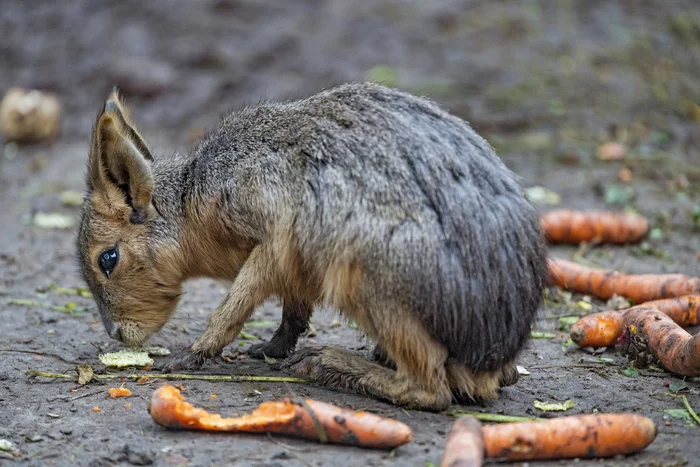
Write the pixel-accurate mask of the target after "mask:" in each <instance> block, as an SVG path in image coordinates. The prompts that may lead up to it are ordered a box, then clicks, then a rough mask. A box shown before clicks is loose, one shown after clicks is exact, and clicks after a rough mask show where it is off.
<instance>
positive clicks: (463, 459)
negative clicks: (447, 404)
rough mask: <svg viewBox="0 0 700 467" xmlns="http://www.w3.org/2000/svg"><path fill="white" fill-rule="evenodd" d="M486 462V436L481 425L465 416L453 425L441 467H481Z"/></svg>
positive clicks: (474, 419)
mask: <svg viewBox="0 0 700 467" xmlns="http://www.w3.org/2000/svg"><path fill="white" fill-rule="evenodd" d="M483 462H484V434H483V432H482V430H481V423H479V420H477V419H476V418H474V417H471V416H464V417H460V418H458V419H457V421H456V422H455V423H454V425H452V429H451V430H450V434H449V435H448V436H447V443H446V444H445V454H444V455H443V456H442V463H441V464H440V466H441V467H481V465H482V464H483Z"/></svg>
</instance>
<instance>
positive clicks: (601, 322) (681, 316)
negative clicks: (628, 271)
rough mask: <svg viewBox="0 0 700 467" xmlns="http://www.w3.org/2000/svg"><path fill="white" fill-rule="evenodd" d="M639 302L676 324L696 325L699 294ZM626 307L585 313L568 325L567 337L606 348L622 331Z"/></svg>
mask: <svg viewBox="0 0 700 467" xmlns="http://www.w3.org/2000/svg"><path fill="white" fill-rule="evenodd" d="M642 305H644V306H650V307H652V308H656V309H657V310H659V311H660V312H662V313H663V314H665V315H666V316H668V317H669V318H671V319H672V320H673V322H674V323H676V324H677V325H679V326H683V327H684V326H693V325H695V324H700V321H698V309H699V308H700V295H697V294H696V295H685V296H682V297H677V298H664V299H661V300H652V301H650V302H645V303H643V304H642ZM627 310H630V308H627V309H624V310H607V311H601V312H599V313H592V314H590V315H586V316H584V317H582V318H581V319H579V320H578V321H576V322H575V323H574V324H573V326H571V340H573V341H574V342H575V343H576V344H577V345H578V346H579V347H593V348H599V347H610V346H613V345H615V343H616V342H617V339H618V338H619V337H620V336H621V335H622V331H623V330H624V325H623V317H624V314H625V313H626V312H627Z"/></svg>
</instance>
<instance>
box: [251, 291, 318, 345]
mask: <svg viewBox="0 0 700 467" xmlns="http://www.w3.org/2000/svg"><path fill="white" fill-rule="evenodd" d="M312 312H313V307H312V306H311V305H309V304H307V303H305V302H303V301H299V300H287V299H285V300H284V305H283V306H282V322H281V323H280V326H279V328H277V331H276V332H275V335H274V336H272V339H270V342H263V343H262V344H256V345H254V346H252V347H251V348H250V349H248V355H250V356H251V357H253V358H265V357H266V356H267V357H273V358H287V357H288V356H289V354H291V353H292V352H294V348H295V347H296V345H297V341H298V340H299V336H300V335H301V334H303V333H305V332H306V331H307V329H308V328H309V319H310V318H311V313H312Z"/></svg>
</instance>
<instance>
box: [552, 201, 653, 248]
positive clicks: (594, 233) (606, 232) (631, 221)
mask: <svg viewBox="0 0 700 467" xmlns="http://www.w3.org/2000/svg"><path fill="white" fill-rule="evenodd" d="M540 224H541V225H542V229H543V230H544V233H545V235H546V236H547V239H548V240H549V241H550V242H551V243H573V244H577V243H581V242H591V241H599V242H602V243H632V242H636V241H638V240H640V239H642V238H643V237H644V236H645V235H646V233H647V230H648V229H649V222H647V220H646V218H644V216H640V215H639V214H630V213H626V212H614V211H572V210H568V209H557V210H554V211H549V212H547V213H544V214H543V215H541V216H540Z"/></svg>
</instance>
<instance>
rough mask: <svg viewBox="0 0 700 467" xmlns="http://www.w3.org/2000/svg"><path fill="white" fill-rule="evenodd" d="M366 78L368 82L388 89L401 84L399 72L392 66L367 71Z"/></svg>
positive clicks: (377, 67) (380, 66)
mask: <svg viewBox="0 0 700 467" xmlns="http://www.w3.org/2000/svg"><path fill="white" fill-rule="evenodd" d="M365 77H366V79H367V80H368V81H373V82H375V83H379V84H383V85H384V86H388V87H390V88H391V87H396V85H397V84H398V83H399V72H398V71H396V68H392V67H390V66H383V65H379V66H375V67H374V68H371V69H369V70H367V73H365Z"/></svg>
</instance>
